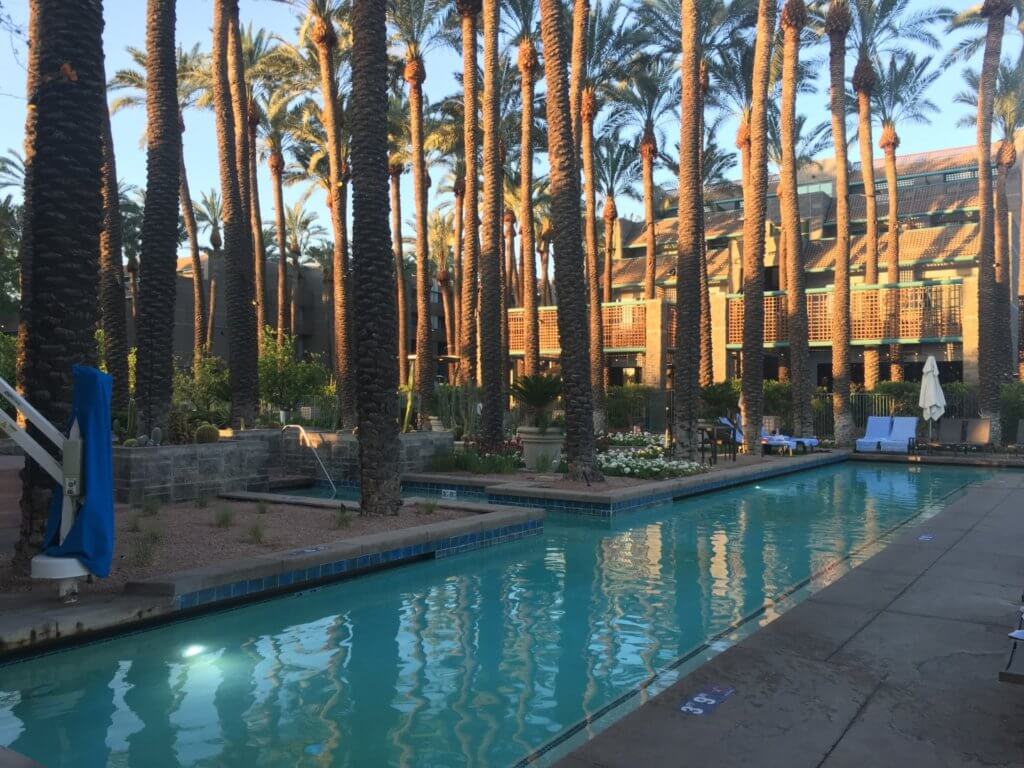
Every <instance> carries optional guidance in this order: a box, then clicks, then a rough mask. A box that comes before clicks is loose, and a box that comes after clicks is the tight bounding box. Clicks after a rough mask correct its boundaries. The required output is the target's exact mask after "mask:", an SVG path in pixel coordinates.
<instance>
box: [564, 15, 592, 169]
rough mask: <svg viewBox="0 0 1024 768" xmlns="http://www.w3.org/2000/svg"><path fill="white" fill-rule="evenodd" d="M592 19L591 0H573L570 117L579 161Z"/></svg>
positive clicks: (575, 152)
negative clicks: (588, 38)
mask: <svg viewBox="0 0 1024 768" xmlns="http://www.w3.org/2000/svg"><path fill="white" fill-rule="evenodd" d="M589 20H590V0H573V4H572V37H571V38H570V39H571V41H572V50H571V52H570V56H571V58H572V61H571V62H570V64H569V70H570V81H569V119H570V120H571V121H572V123H571V125H572V151H573V155H574V156H575V157H576V158H577V159H576V162H577V163H579V153H580V143H581V135H580V130H581V126H582V122H583V83H584V82H585V81H586V77H587V26H588V25H589Z"/></svg>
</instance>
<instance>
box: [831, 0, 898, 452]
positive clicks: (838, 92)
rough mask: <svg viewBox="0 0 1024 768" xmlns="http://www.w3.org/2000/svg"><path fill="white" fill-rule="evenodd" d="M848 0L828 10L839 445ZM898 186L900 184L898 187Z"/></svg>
mask: <svg viewBox="0 0 1024 768" xmlns="http://www.w3.org/2000/svg"><path fill="white" fill-rule="evenodd" d="M851 23H852V21H851V18H850V5H849V2H848V0H830V2H829V4H828V11H827V13H826V14H825V34H826V35H828V41H829V51H828V63H829V66H828V72H829V109H830V111H831V113H832V143H833V144H834V145H835V153H836V164H835V174H836V178H835V207H836V245H835V249H834V250H835V255H836V256H835V280H834V284H835V287H834V289H833V293H832V414H833V420H834V422H835V440H836V444H837V445H839V446H841V447H845V446H847V445H849V444H850V443H851V442H852V441H853V416H852V414H851V413H850V193H849V179H848V173H849V172H848V166H847V162H848V160H847V155H846V108H845V106H846V105H845V101H846V85H845V81H846V37H847V35H848V34H849V33H850V25H851ZM894 186H895V185H894Z"/></svg>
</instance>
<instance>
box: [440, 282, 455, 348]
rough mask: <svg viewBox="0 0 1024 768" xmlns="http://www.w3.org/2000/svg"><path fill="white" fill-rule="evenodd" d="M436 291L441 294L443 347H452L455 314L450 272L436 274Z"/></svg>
mask: <svg viewBox="0 0 1024 768" xmlns="http://www.w3.org/2000/svg"><path fill="white" fill-rule="evenodd" d="M437 292H438V293H439V294H440V295H441V314H442V315H443V316H444V344H445V349H446V350H449V349H453V348H454V346H455V338H454V336H453V332H454V330H455V315H454V308H453V307H452V278H451V273H450V272H447V271H445V272H443V273H441V274H439V276H438V282H437Z"/></svg>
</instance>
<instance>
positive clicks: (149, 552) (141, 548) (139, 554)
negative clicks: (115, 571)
mask: <svg viewBox="0 0 1024 768" xmlns="http://www.w3.org/2000/svg"><path fill="white" fill-rule="evenodd" d="M163 538H164V537H163V533H161V532H160V531H158V530H156V529H150V530H148V531H146V532H145V533H143V534H142V535H141V536H139V537H138V538H137V539H135V540H134V541H133V542H132V544H131V554H130V555H129V556H128V559H129V562H130V563H131V564H132V565H134V566H138V567H143V568H144V567H146V566H150V565H152V564H153V563H154V562H155V561H156V554H157V550H158V549H159V548H160V542H162V541H163Z"/></svg>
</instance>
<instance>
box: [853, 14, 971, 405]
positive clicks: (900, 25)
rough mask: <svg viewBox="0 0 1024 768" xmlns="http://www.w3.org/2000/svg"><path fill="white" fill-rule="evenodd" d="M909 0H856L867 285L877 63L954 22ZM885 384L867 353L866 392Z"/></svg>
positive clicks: (873, 254)
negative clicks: (911, 6)
mask: <svg viewBox="0 0 1024 768" xmlns="http://www.w3.org/2000/svg"><path fill="white" fill-rule="evenodd" d="M908 4H909V0H897V1H896V2H892V1H889V0H856V2H855V3H853V8H852V10H853V28H852V36H853V48H854V50H855V51H856V53H857V63H856V65H855V66H854V68H853V80H852V85H853V93H854V94H855V99H856V109H857V138H858V140H859V144H860V172H861V178H862V179H863V181H864V208H865V214H866V218H867V232H866V233H865V243H866V253H865V260H864V282H865V284H868V285H874V284H877V283H878V204H877V201H876V200H875V164H874V155H873V146H872V136H871V128H872V124H871V123H872V116H871V101H872V94H873V93H874V90H875V84H876V83H877V81H878V78H877V75H876V73H875V66H874V61H875V59H877V58H879V57H880V56H881V55H882V54H884V53H888V54H893V53H900V54H902V53H906V52H907V49H906V44H907V43H908V42H914V43H917V44H919V45H924V46H927V47H929V48H932V49H936V48H938V47H939V39H938V37H937V36H936V35H935V33H934V32H933V31H932V26H933V25H934V24H935V23H936V22H939V21H943V20H948V19H949V18H950V16H951V13H950V11H948V10H947V9H945V8H938V7H927V8H925V9H924V10H923V11H916V12H913V13H908V9H907V6H908ZM878 381H879V355H878V348H877V347H874V346H871V347H865V348H864V388H865V389H867V390H872V389H874V388H875V387H876V386H877V384H878Z"/></svg>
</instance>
